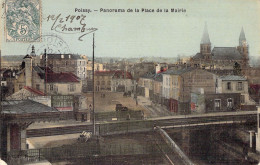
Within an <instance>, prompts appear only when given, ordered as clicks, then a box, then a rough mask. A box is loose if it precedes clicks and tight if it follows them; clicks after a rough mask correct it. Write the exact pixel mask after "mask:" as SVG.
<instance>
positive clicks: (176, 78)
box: [162, 68, 217, 113]
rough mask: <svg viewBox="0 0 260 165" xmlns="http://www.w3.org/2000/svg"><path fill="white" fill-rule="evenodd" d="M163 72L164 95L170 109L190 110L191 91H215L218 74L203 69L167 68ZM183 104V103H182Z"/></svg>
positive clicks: (178, 110) (176, 110) (175, 110)
mask: <svg viewBox="0 0 260 165" xmlns="http://www.w3.org/2000/svg"><path fill="white" fill-rule="evenodd" d="M162 74H163V84H162V85H163V86H162V97H163V100H164V101H163V102H164V105H167V107H168V108H169V110H170V111H174V112H180V113H182V112H184V111H185V113H187V112H189V111H190V102H191V93H193V92H195V91H203V92H204V93H215V91H216V89H215V83H216V79H217V76H216V75H215V74H213V73H210V72H207V71H205V70H202V69H195V68H183V69H177V70H175V69H173V70H171V69H170V70H167V71H165V72H163V73H162ZM180 104H181V105H180Z"/></svg>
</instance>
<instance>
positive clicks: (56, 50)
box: [27, 34, 70, 55]
mask: <svg viewBox="0 0 260 165" xmlns="http://www.w3.org/2000/svg"><path fill="white" fill-rule="evenodd" d="M40 40H41V42H37V43H31V44H30V45H29V47H28V48H27V54H30V53H31V52H32V46H34V48H35V54H36V55H42V54H44V51H45V49H46V52H47V54H68V53H70V49H69V46H68V44H67V43H66V42H65V41H64V40H63V39H62V38H61V37H60V36H57V35H53V34H47V35H42V36H41V37H40Z"/></svg>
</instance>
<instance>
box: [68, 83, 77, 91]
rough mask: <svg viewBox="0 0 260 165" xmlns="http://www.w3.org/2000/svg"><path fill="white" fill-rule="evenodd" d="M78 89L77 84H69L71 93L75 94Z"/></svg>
mask: <svg viewBox="0 0 260 165" xmlns="http://www.w3.org/2000/svg"><path fill="white" fill-rule="evenodd" d="M75 89H76V85H75V84H69V91H70V92H74V91H75Z"/></svg>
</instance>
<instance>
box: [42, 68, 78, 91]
mask: <svg viewBox="0 0 260 165" xmlns="http://www.w3.org/2000/svg"><path fill="white" fill-rule="evenodd" d="M46 77H47V78H46V84H47V90H46V91H47V94H48V95H57V94H60V95H78V94H80V93H81V90H82V82H81V81H80V79H79V78H78V77H77V76H75V75H74V74H73V73H64V72H60V73H48V74H47V76H46Z"/></svg>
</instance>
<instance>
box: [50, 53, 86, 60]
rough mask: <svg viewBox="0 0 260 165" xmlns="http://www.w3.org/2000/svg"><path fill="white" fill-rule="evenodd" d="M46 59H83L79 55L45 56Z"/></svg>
mask: <svg viewBox="0 0 260 165" xmlns="http://www.w3.org/2000/svg"><path fill="white" fill-rule="evenodd" d="M47 58H48V59H73V60H77V59H84V58H83V57H82V56H81V55H78V54H47Z"/></svg>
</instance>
